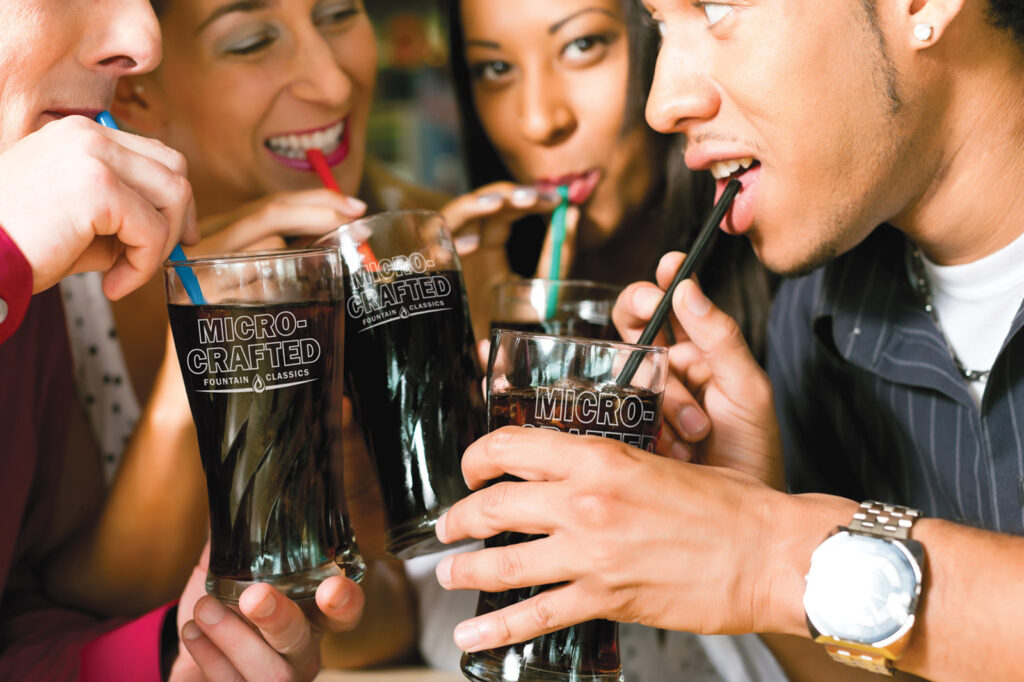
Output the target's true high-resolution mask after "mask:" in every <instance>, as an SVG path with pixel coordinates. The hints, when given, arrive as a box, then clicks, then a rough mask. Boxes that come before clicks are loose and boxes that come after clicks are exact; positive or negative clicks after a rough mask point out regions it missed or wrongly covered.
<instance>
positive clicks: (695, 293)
mask: <svg viewBox="0 0 1024 682" xmlns="http://www.w3.org/2000/svg"><path fill="white" fill-rule="evenodd" d="M683 303H685V304H686V309H687V310H689V311H690V312H691V313H693V314H694V315H697V316H698V317H703V316H704V315H707V314H708V311H709V310H711V301H709V300H708V297H707V296H705V295H704V293H703V292H702V291H701V290H700V287H698V286H697V285H696V284H687V287H686V292H685V294H684V295H683Z"/></svg>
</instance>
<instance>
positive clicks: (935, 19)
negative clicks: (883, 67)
mask: <svg viewBox="0 0 1024 682" xmlns="http://www.w3.org/2000/svg"><path fill="white" fill-rule="evenodd" d="M964 1H965V0H913V1H912V2H911V3H910V4H909V6H908V8H907V9H908V13H907V20H908V21H907V26H908V33H909V35H908V40H909V42H910V43H911V44H912V46H913V48H914V49H917V50H920V49H923V48H926V47H929V46H931V45H933V44H935V43H936V42H938V41H939V40H941V39H942V35H943V34H944V33H945V31H946V29H947V28H948V27H949V25H950V24H951V23H952V22H953V20H954V19H956V17H957V15H959V14H960V11H961V10H962V9H963V7H964Z"/></svg>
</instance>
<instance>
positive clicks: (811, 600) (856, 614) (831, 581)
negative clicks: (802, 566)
mask: <svg viewBox="0 0 1024 682" xmlns="http://www.w3.org/2000/svg"><path fill="white" fill-rule="evenodd" d="M920 516H921V512H919V511H918V510H916V509H910V508H909V507H900V506H897V505H889V504H882V503H880V502H863V503H861V505H860V509H859V510H858V511H857V513H856V514H854V515H853V520H852V521H851V522H850V525H849V526H840V527H838V528H836V529H835V530H834V531H833V532H832V534H830V535H829V537H828V539H826V540H825V542H823V543H822V544H821V545H819V546H818V548H817V549H816V550H814V554H813V555H811V568H810V570H809V571H808V572H807V586H806V589H805V591H804V612H805V613H806V615H807V625H808V627H809V628H810V631H811V637H812V638H813V639H814V641H816V642H820V643H822V644H824V645H825V649H826V650H827V651H828V653H829V655H830V656H832V658H833V659H835V660H837V661H841V662H843V663H846V664H847V665H853V666H856V667H858V668H864V669H866V670H870V671H872V672H876V673H881V674H884V675H891V674H892V670H893V661H895V660H896V659H898V658H899V657H900V656H901V655H903V651H904V650H905V649H906V647H907V643H908V641H909V639H910V633H911V631H912V629H913V627H914V617H915V613H916V612H917V607H918V603H919V602H920V599H921V588H922V584H923V579H924V573H923V571H924V547H923V546H922V545H921V543H920V542H917V541H915V540H912V539H911V538H910V531H911V529H912V528H913V526H914V522H915V521H916V520H917V519H918V518H920Z"/></svg>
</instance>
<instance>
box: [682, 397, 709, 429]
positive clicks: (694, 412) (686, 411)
mask: <svg viewBox="0 0 1024 682" xmlns="http://www.w3.org/2000/svg"><path fill="white" fill-rule="evenodd" d="M679 427H680V428H681V429H682V430H683V432H684V433H685V434H686V435H687V436H690V437H693V436H699V435H700V434H702V433H704V430H705V429H706V428H707V427H708V420H707V417H705V416H704V413H703V412H701V411H700V410H698V409H697V408H696V407H693V406H692V405H687V406H686V407H684V408H683V411H682V412H680V413H679Z"/></svg>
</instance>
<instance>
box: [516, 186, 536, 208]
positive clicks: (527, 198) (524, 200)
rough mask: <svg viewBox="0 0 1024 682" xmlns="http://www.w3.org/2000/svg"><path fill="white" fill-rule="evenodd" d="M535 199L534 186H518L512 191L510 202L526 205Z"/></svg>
mask: <svg viewBox="0 0 1024 682" xmlns="http://www.w3.org/2000/svg"><path fill="white" fill-rule="evenodd" d="M535 201H537V188H536V187H520V188H518V189H516V190H515V191H513V192H512V203H513V204H515V205H517V206H528V205H530V204H532V203H533V202H535Z"/></svg>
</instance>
